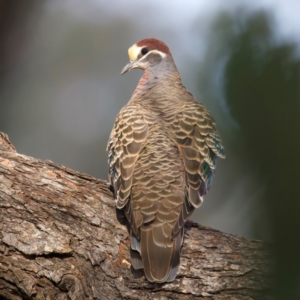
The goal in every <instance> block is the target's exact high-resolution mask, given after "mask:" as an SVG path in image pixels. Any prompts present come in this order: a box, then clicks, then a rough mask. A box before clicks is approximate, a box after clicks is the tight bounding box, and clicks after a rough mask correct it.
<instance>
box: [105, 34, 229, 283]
mask: <svg viewBox="0 0 300 300" xmlns="http://www.w3.org/2000/svg"><path fill="white" fill-rule="evenodd" d="M128 52H129V57H130V62H129V63H128V65H127V66H126V67H125V68H124V69H123V71H122V74H123V73H125V72H127V71H129V70H131V69H134V68H139V69H142V70H144V74H143V76H142V78H141V79H140V82H139V84H138V86H137V88H136V90H135V91H134V93H133V95H132V98H131V99H130V101H129V102H128V103H127V105H125V106H124V107H123V108H122V110H121V111H120V113H119V114H118V116H117V118H116V121H115V124H114V127H113V129H112V132H111V135H110V138H109V142H108V147H107V149H108V152H109V165H110V169H109V176H110V180H111V183H112V185H113V186H114V189H115V198H116V205H117V208H118V209H124V212H125V215H126V217H127V219H128V221H129V223H130V228H131V263H132V265H133V267H134V268H136V269H139V268H144V271H145V275H146V277H147V279H148V280H149V281H151V282H165V281H172V280H174V278H175V276H176V274H177V270H178V266H179V261H180V249H181V245H182V241H183V234H184V232H183V226H184V224H185V222H186V220H187V219H188V217H189V216H190V215H191V214H192V212H193V211H194V209H195V208H197V207H199V206H200V205H201V204H202V201H203V199H202V197H203V196H204V195H205V194H206V193H207V191H208V190H209V187H210V183H211V180H212V176H213V174H214V170H215V164H216V157H217V156H219V157H222V158H224V157H225V151H224V148H223V146H222V143H221V139H220V137H219V135H218V133H217V130H216V125H215V121H214V120H213V118H212V117H211V115H210V113H209V112H208V111H207V109H206V108H205V107H204V106H203V105H202V104H200V103H198V102H196V100H195V99H194V97H193V96H192V95H191V94H190V93H189V92H188V91H187V90H186V88H185V87H184V86H183V85H182V83H181V78H180V75H179V73H178V71H177V68H176V66H175V64H174V61H173V58H172V55H171V53H170V50H169V48H168V47H167V46H166V45H165V44H164V43H163V42H161V41H159V40H157V39H144V40H142V41H140V42H138V43H137V44H135V45H133V46H132V47H131V48H130V49H129V51H128Z"/></svg>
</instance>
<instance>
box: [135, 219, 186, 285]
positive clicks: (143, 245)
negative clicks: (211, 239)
mask: <svg viewBox="0 0 300 300" xmlns="http://www.w3.org/2000/svg"><path fill="white" fill-rule="evenodd" d="M155 225H156V226H155ZM162 226H163V224H160V226H157V224H153V226H151V225H150V226H141V227H140V243H139V245H140V254H141V260H142V261H141V260H140V259H139V257H138V255H139V253H138V252H137V251H135V250H131V262H132V265H133V267H134V268H135V269H139V268H141V266H142V265H143V267H144V272H145V275H146V277H147V279H148V280H149V281H151V282H165V281H168V282H170V281H173V280H174V279H175V277H176V274H177V271H178V267H179V262H180V248H181V244H182V233H183V231H182V230H181V231H180V232H179V233H178V235H177V236H176V237H175V238H174V239H173V240H171V237H165V236H164V234H163V230H162ZM136 242H138V241H137V239H136V238H135V237H134V238H132V239H131V243H132V244H131V245H132V246H134V247H135V249H137V248H138V247H137V245H136Z"/></svg>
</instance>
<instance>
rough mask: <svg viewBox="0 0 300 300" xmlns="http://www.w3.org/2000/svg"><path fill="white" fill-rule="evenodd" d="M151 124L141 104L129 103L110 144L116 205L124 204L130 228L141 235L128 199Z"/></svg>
mask: <svg viewBox="0 0 300 300" xmlns="http://www.w3.org/2000/svg"><path fill="white" fill-rule="evenodd" d="M147 134H148V124H147V122H146V121H145V114H144V113H143V112H142V110H141V108H140V107H139V106H134V105H126V106H124V107H123V108H122V110H121V111H120V113H119V114H118V116H117V118H116V121H115V123H114V127H113V129H112V132H111V135H110V138H109V141H108V145H107V151H108V162H109V178H110V181H111V184H112V185H113V187H114V190H115V199H116V206H117V208H119V209H122V208H125V215H126V217H127V219H128V221H129V223H130V225H131V228H132V230H133V232H134V234H135V235H136V237H139V232H138V227H139V226H140V224H139V223H140V222H141V220H137V218H135V216H134V212H133V210H132V208H131V203H130V201H128V200H129V198H130V194H131V186H132V180H133V171H134V166H135V163H136V161H137V159H138V156H139V152H140V150H141V148H142V144H143V142H144V141H145V139H146V138H147Z"/></svg>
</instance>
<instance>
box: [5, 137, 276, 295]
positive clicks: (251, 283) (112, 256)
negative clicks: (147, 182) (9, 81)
mask: <svg viewBox="0 0 300 300" xmlns="http://www.w3.org/2000/svg"><path fill="white" fill-rule="evenodd" d="M0 209H1V210H0V299H196V298H197V299H247V300H250V299H255V300H256V299H271V297H270V296H269V295H270V274H269V270H270V267H271V260H270V257H269V254H268V252H267V250H266V249H265V245H264V244H263V243H262V242H261V241H255V240H247V239H245V238H243V237H239V236H235V235H231V234H226V233H223V232H220V231H217V230H213V229H211V228H208V227H203V226H200V225H198V224H196V223H192V222H190V223H189V224H188V226H187V227H186V233H185V239H184V245H183V249H182V254H181V263H180V269H179V273H178V275H177V278H176V279H175V281H173V282H172V283H166V284H151V283H149V282H147V280H146V279H145V277H144V275H143V271H135V270H133V269H132V268H131V265H130V259H129V236H128V230H127V228H126V226H125V225H124V224H125V221H124V217H123V215H122V214H120V213H118V215H117V214H116V210H115V203H114V200H113V196H112V191H111V190H110V188H109V186H108V184H107V182H106V181H103V180H99V179H96V178H93V177H91V176H88V175H86V174H82V173H79V172H76V171H73V170H70V169H68V168H66V167H64V166H60V165H57V164H54V163H52V162H51V161H41V160H38V159H34V158H31V157H28V156H25V155H21V154H18V153H17V152H16V151H15V149H14V147H13V146H12V145H11V143H10V142H9V141H8V139H7V137H6V136H5V135H4V134H0Z"/></svg>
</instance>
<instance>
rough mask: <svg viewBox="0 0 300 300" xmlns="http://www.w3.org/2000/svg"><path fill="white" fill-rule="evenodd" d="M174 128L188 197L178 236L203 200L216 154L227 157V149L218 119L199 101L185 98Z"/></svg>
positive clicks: (174, 121)
mask: <svg viewBox="0 0 300 300" xmlns="http://www.w3.org/2000/svg"><path fill="white" fill-rule="evenodd" d="M171 128H172V130H173V132H174V133H175V136H176V139H177V143H178V148H179V151H180V152H181V154H182V157H183V161H184V167H185V171H186V197H185V198H186V199H185V203H184V204H183V207H182V210H181V213H180V215H179V217H178V220H177V222H176V224H175V227H174V229H173V237H174V236H176V234H177V233H178V232H179V230H180V228H182V226H183V225H184V223H185V222H186V220H187V218H188V217H189V216H190V215H191V214H192V212H193V211H194V209H195V208H197V207H199V206H200V205H201V204H202V202H203V198H202V197H203V196H204V195H205V194H206V193H207V192H208V190H209V188H210V184H211V181H212V177H213V175H214V171H215V167H216V158H217V157H221V158H225V149H224V147H223V145H222V141H221V138H220V136H219V134H218V132H217V129H216V123H215V121H214V119H213V118H212V116H211V115H210V113H209V112H208V110H207V109H206V108H205V107H204V105H202V104H200V103H198V102H185V103H184V105H183V107H181V109H180V111H178V113H177V114H176V117H175V118H174V120H173V122H172V123H171Z"/></svg>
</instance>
